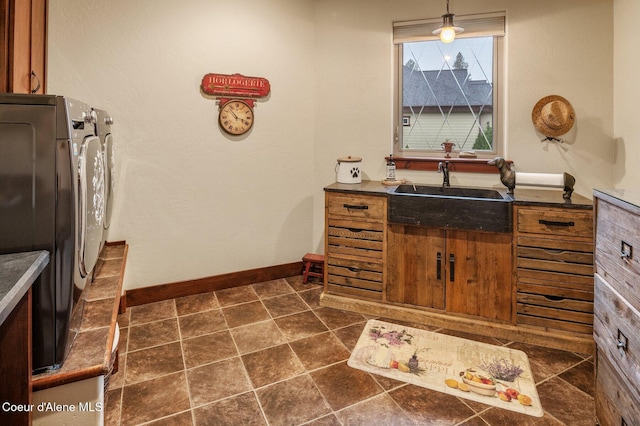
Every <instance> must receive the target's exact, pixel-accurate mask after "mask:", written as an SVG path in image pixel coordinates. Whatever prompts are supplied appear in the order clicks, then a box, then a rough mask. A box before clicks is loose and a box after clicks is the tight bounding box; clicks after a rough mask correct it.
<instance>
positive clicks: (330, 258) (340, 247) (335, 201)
mask: <svg viewBox="0 0 640 426" xmlns="http://www.w3.org/2000/svg"><path fill="white" fill-rule="evenodd" d="M325 197H326V198H325V221H326V224H325V225H326V226H325V229H326V235H325V255H326V260H325V280H324V282H325V291H326V292H328V293H333V294H342V295H348V296H356V297H360V298H364V299H373V300H382V299H383V292H384V281H385V266H384V265H385V262H384V259H385V255H386V218H387V199H386V197H384V196H374V195H359V194H350V193H333V192H326V193H325Z"/></svg>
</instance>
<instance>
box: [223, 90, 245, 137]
mask: <svg viewBox="0 0 640 426" xmlns="http://www.w3.org/2000/svg"><path fill="white" fill-rule="evenodd" d="M218 122H219V123H220V127H221V128H222V130H224V131H225V132H227V133H228V134H230V135H233V136H239V135H243V134H245V133H247V132H248V131H249V130H250V129H251V126H253V107H252V106H251V104H250V103H248V102H246V101H243V100H240V99H232V100H230V101H227V102H225V104H224V105H222V106H221V107H220V114H219V115H218Z"/></svg>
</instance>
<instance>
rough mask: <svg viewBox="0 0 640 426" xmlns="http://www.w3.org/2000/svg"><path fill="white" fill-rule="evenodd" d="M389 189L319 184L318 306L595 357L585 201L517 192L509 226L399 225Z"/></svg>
mask: <svg viewBox="0 0 640 426" xmlns="http://www.w3.org/2000/svg"><path fill="white" fill-rule="evenodd" d="M393 191H394V188H393V187H387V186H385V185H382V184H381V183H380V182H376V181H366V182H364V181H363V182H362V183H361V184H342V183H335V184H332V185H330V186H328V187H326V188H325V268H324V274H325V276H324V279H325V280H324V282H325V287H324V292H323V294H322V296H321V299H320V304H321V305H322V306H325V307H330V308H336V309H343V310H348V311H355V312H360V313H362V314H366V315H372V316H382V317H385V318H390V319H396V320H398V321H405V322H417V323H421V324H428V325H431V326H434V327H445V328H447V329H450V330H456V331H460V332H468V333H478V334H483V335H486V336H491V337H494V338H499V339H506V340H517V341H521V342H525V343H530V344H534V345H541V346H546V347H550V348H556V349H560V350H569V351H574V352H578V353H585V354H587V353H594V351H595V349H594V348H595V344H594V340H593V303H594V294H593V202H592V200H590V199H587V198H585V197H582V196H580V195H577V194H573V196H572V199H571V200H569V201H567V200H565V199H564V198H563V197H562V192H560V191H548V190H519V191H518V192H517V193H516V194H515V196H514V199H513V204H512V205H511V208H512V209H513V210H512V211H511V212H512V215H511V216H510V217H511V218H513V223H512V227H510V228H511V229H509V231H508V232H487V231H479V230H473V231H471V230H461V229H453V228H442V227H436V226H433V225H432V226H429V224H428V223H420V224H419V225H418V224H411V225H407V224H401V223H396V222H394V221H392V219H393V216H389V211H388V210H389V199H390V197H393V196H395V195H394V194H393Z"/></svg>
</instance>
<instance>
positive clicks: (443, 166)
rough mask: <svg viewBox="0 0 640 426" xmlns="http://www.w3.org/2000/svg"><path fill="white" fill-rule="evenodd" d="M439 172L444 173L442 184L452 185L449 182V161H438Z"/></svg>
mask: <svg viewBox="0 0 640 426" xmlns="http://www.w3.org/2000/svg"><path fill="white" fill-rule="evenodd" d="M438 173H442V186H451V184H450V183H449V162H448V161H445V162H442V161H441V162H439V163H438Z"/></svg>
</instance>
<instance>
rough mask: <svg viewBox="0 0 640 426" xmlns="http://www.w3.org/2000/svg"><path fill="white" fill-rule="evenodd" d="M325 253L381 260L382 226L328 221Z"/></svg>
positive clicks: (354, 221)
mask: <svg viewBox="0 0 640 426" xmlns="http://www.w3.org/2000/svg"><path fill="white" fill-rule="evenodd" d="M328 224H329V228H328V229H327V253H328V254H329V255H331V254H334V255H336V254H342V255H349V256H358V257H364V258H375V259H381V258H382V255H383V248H384V225H383V223H377V222H373V223H372V222H363V221H356V220H341V219H329V222H328Z"/></svg>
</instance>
